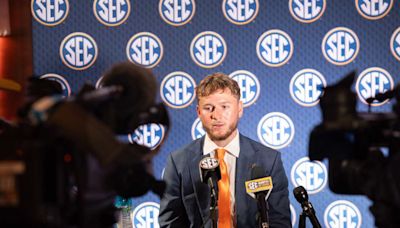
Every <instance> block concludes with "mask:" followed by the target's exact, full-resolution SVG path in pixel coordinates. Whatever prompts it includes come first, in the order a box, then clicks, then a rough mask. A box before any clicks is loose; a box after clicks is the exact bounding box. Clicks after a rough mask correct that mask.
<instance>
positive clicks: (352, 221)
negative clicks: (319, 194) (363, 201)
mask: <svg viewBox="0 0 400 228" xmlns="http://www.w3.org/2000/svg"><path fill="white" fill-rule="evenodd" d="M324 221H325V226H326V227H329V228H337V227H339V228H345V227H346V228H360V227H361V223H362V217H361V213H360V210H359V209H358V208H357V207H356V205H354V204H353V203H352V202H350V201H347V200H337V201H335V202H333V203H331V204H329V206H328V207H327V208H326V210H325V213H324Z"/></svg>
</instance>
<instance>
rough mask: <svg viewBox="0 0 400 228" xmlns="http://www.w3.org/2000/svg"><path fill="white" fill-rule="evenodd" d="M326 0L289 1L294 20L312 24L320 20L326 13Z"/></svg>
mask: <svg viewBox="0 0 400 228" xmlns="http://www.w3.org/2000/svg"><path fill="white" fill-rule="evenodd" d="M325 8H326V1H325V0H289V10H290V13H291V14H292V16H293V17H294V19H296V20H298V21H300V22H303V23H311V22H314V21H316V20H318V19H319V18H320V17H321V16H322V15H323V14H324V12H325Z"/></svg>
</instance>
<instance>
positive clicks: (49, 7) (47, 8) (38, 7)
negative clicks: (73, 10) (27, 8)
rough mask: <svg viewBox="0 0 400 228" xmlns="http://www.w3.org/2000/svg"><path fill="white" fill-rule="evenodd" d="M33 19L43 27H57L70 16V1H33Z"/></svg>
mask: <svg viewBox="0 0 400 228" xmlns="http://www.w3.org/2000/svg"><path fill="white" fill-rule="evenodd" d="M31 11H32V15H33V18H35V20H36V21H37V22H39V23H41V24H43V25H46V26H56V25H58V24H60V23H62V22H63V21H64V20H65V19H66V18H67V16H68V11H69V1H68V0H32V2H31Z"/></svg>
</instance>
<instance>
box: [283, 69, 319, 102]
mask: <svg viewBox="0 0 400 228" xmlns="http://www.w3.org/2000/svg"><path fill="white" fill-rule="evenodd" d="M325 87H326V81H325V78H324V76H322V74H321V73H320V72H318V71H316V70H314V69H303V70H300V71H299V72H297V73H296V74H295V75H294V76H293V77H292V79H291V80H290V85H289V90H290V95H291V96H292V99H293V100H294V101H295V102H296V103H298V104H299V105H302V106H305V107H312V106H315V105H317V104H318V102H319V99H320V97H321V95H322V91H323V89H324V88H325Z"/></svg>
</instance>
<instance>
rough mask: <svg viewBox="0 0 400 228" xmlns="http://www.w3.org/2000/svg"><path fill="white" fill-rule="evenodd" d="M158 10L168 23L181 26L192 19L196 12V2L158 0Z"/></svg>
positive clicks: (190, 0) (188, 0) (192, 0)
mask: <svg viewBox="0 0 400 228" xmlns="http://www.w3.org/2000/svg"><path fill="white" fill-rule="evenodd" d="M158 11H159V13H160V16H161V18H162V19H163V20H164V21H165V22H167V23H168V24H170V25H173V26H181V25H185V24H187V23H188V22H189V21H190V20H192V18H193V16H194V14H195V12H196V3H195V1H194V0H180V1H177V0H160V3H159V4H158Z"/></svg>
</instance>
